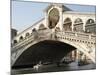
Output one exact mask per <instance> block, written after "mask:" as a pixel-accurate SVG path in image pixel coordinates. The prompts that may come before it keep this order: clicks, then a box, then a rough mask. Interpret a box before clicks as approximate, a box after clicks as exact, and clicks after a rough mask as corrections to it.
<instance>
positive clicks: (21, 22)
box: [11, 1, 95, 32]
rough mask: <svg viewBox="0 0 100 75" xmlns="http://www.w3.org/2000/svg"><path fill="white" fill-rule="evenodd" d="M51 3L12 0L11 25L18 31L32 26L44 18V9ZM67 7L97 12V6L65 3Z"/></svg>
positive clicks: (74, 9)
mask: <svg viewBox="0 0 100 75" xmlns="http://www.w3.org/2000/svg"><path fill="white" fill-rule="evenodd" d="M48 5H49V3H40V2H32V1H12V3H11V26H12V28H14V29H17V30H18V32H21V31H23V30H24V29H26V28H28V27H29V26H32V25H33V24H34V23H35V22H37V21H38V20H40V19H42V18H44V16H45V14H44V10H45V8H46V7H47V6H48ZM64 5H65V6H66V7H68V8H70V9H72V10H73V11H77V12H95V6H90V5H75V4H64Z"/></svg>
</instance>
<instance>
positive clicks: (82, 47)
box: [14, 38, 95, 66]
mask: <svg viewBox="0 0 100 75" xmlns="http://www.w3.org/2000/svg"><path fill="white" fill-rule="evenodd" d="M43 41H45V40H42V42H43ZM50 41H52V40H50ZM53 41H54V40H53ZM57 41H58V42H60V43H64V44H67V45H69V47H72V49H69V48H66V49H69V50H68V51H69V52H70V51H73V50H76V49H77V50H78V51H81V52H83V53H84V54H85V55H86V56H88V57H89V58H90V59H91V60H92V61H93V62H95V59H93V57H92V56H91V55H89V53H88V52H87V49H88V48H87V47H86V46H84V45H83V44H82V45H81V44H77V43H73V42H72V41H68V40H65V39H64V38H61V39H60V38H59V39H57ZM40 42H41V41H40ZM38 43H39V42H37V43H35V44H34V43H33V44H31V45H29V46H27V47H25V49H24V50H22V52H20V54H19V55H18V57H17V58H16V60H15V63H14V64H16V65H18V63H21V64H20V65H22V62H25V61H26V60H23V58H25V59H26V58H27V60H28V59H29V57H30V56H32V55H34V56H33V57H34V58H38V59H39V60H40V56H39V57H35V56H37V55H36V54H38V52H37V51H38V50H37V49H33V48H32V50H35V51H33V52H31V51H32V50H31V47H32V45H36V44H38ZM45 45H47V43H45ZM52 46H53V45H52ZM59 46H60V45H59ZM59 46H56V47H55V48H58V47H59ZM63 47H64V46H63ZM37 48H39V49H44V48H45V47H44V48H41V46H37ZM51 48H53V47H50V49H51ZM28 49H30V50H31V51H29V52H30V53H33V54H31V55H30V53H29V55H28V52H27V51H28ZM59 49H62V48H59ZM47 50H48V49H46V51H47ZM51 50H52V49H51ZM56 50H57V49H56ZM24 52H25V53H26V54H27V55H24V56H22V55H23V53H24ZM35 52H36V53H35ZM47 52H48V51H47ZM55 52H58V51H55ZM34 53H35V54H34ZM39 53H40V54H41V53H42V52H39ZM44 53H45V52H44ZM60 53H61V52H60ZM64 53H65V52H64ZM66 54H67V52H66ZM43 55H45V54H43ZM47 55H48V54H47ZM51 55H52V54H51ZM54 55H56V54H54ZM21 56H22V57H21ZM27 56H28V57H27ZM19 58H20V59H21V60H22V62H21V60H20V59H19ZM47 58H49V57H47ZM42 59H44V58H42ZM29 61H30V62H31V63H30V62H27V63H26V65H27V64H28V63H29V64H33V63H32V61H33V59H32V60H29ZM35 61H36V62H37V61H38V60H37V59H35ZM16 62H17V63H16ZM16 65H15V66H16Z"/></svg>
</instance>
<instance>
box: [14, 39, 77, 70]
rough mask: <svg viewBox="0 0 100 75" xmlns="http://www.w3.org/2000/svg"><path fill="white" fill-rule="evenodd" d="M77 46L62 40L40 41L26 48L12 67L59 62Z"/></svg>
mask: <svg viewBox="0 0 100 75" xmlns="http://www.w3.org/2000/svg"><path fill="white" fill-rule="evenodd" d="M75 49H76V48H75V47H73V46H71V45H69V44H66V43H64V42H60V41H54V40H44V41H40V42H38V43H36V44H34V45H32V46H31V47H29V48H28V49H27V50H25V51H24V52H23V53H22V54H21V55H20V56H19V57H18V59H17V60H16V62H15V63H14V65H13V66H12V68H27V67H32V66H33V65H35V64H37V63H39V61H41V62H42V63H45V62H51V61H52V62H58V61H60V60H61V59H62V58H63V57H64V56H65V55H67V54H68V53H69V52H71V51H72V50H75Z"/></svg>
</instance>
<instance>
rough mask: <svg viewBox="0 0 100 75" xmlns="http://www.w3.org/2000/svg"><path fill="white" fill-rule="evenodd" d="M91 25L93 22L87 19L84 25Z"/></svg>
mask: <svg viewBox="0 0 100 75" xmlns="http://www.w3.org/2000/svg"><path fill="white" fill-rule="evenodd" d="M93 23H94V20H93V19H88V20H87V22H86V25H88V24H93Z"/></svg>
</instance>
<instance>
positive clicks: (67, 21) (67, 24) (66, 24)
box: [63, 18, 72, 31]
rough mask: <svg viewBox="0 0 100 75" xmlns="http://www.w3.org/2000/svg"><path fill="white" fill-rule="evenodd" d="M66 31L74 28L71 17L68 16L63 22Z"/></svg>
mask: <svg viewBox="0 0 100 75" xmlns="http://www.w3.org/2000/svg"><path fill="white" fill-rule="evenodd" d="M63 29H64V31H71V30H72V21H71V19H70V18H66V19H65V20H64V24H63Z"/></svg>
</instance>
